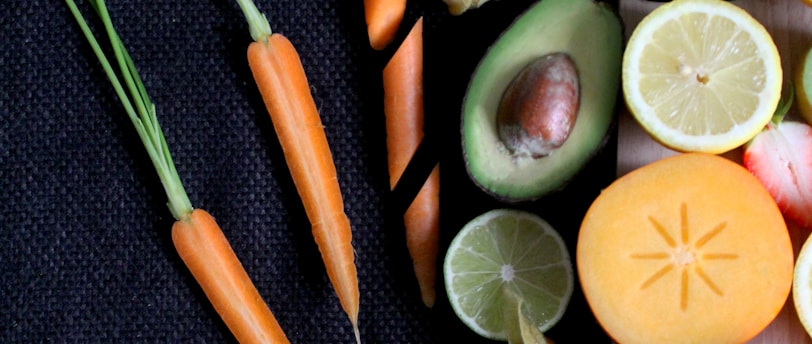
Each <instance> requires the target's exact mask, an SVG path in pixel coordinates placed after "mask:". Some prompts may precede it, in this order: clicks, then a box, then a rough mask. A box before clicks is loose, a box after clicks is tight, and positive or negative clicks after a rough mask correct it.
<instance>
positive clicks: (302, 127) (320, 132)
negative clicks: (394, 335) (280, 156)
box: [237, 0, 360, 342]
mask: <svg viewBox="0 0 812 344" xmlns="http://www.w3.org/2000/svg"><path fill="white" fill-rule="evenodd" d="M237 2H238V3H239V5H240V8H242V10H243V12H244V13H245V17H246V19H247V20H248V23H249V29H250V31H251V36H252V38H253V39H254V42H252V43H251V44H250V45H249V46H248V65H249V67H250V68H251V71H252V73H253V76H254V81H255V82H256V84H257V88H258V89H259V92H260V94H261V95H262V99H263V101H264V102H265V106H266V108H267V109H268V113H269V115H270V117H271V122H272V123H273V126H274V130H275V131H276V135H277V137H278V139H279V143H280V145H281V147H282V151H283V152H284V155H285V160H286V162H287V164H288V169H289V170H290V174H291V177H292V178H293V182H294V184H295V185H296V189H297V190H298V192H299V196H300V197H301V199H302V203H303V204H304V208H305V212H306V213H307V217H308V218H309V219H310V223H311V225H312V231H313V237H314V238H315V241H316V244H317V246H318V247H319V251H320V252H321V256H322V260H323V261H324V265H325V267H326V270H327V276H328V277H329V278H330V282H331V283H332V285H333V288H334V289H335V291H336V295H337V296H338V299H339V302H340V303H341V307H342V308H343V309H344V311H345V312H346V313H347V316H349V318H350V322H351V324H352V326H353V331H354V332H355V337H356V341H358V342H360V334H359V331H358V307H359V305H358V303H359V292H358V277H357V274H356V267H355V255H354V251H353V247H352V230H351V228H350V221H349V218H348V217H347V215H346V214H345V213H344V201H343V199H342V195H341V190H340V188H339V184H338V178H337V175H336V168H335V164H334V162H333V157H332V153H331V152H330V147H329V145H328V142H327V136H326V134H325V132H324V127H323V126H322V123H321V118H320V117H319V113H318V110H317V109H316V104H315V102H314V101H313V96H312V94H311V93H310V87H309V84H308V81H307V77H306V76H305V72H304V68H303V66H302V62H301V60H300V59H299V54H298V53H297V52H296V49H295V48H294V47H293V44H291V42H290V41H289V40H288V39H287V38H286V37H285V36H283V35H281V34H278V33H271V28H270V25H269V24H268V21H267V19H265V17H264V16H263V15H262V14H260V12H259V10H258V9H257V7H256V5H254V3H253V2H251V1H250V0H237Z"/></svg>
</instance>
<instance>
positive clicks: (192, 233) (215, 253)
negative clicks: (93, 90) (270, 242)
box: [66, 0, 288, 343]
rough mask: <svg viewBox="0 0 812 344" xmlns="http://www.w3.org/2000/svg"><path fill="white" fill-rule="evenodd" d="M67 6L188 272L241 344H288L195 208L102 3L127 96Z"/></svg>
mask: <svg viewBox="0 0 812 344" xmlns="http://www.w3.org/2000/svg"><path fill="white" fill-rule="evenodd" d="M66 2H67V4H68V7H69V8H70V10H71V12H72V13H73V15H74V17H75V18H76V21H77V23H78V24H79V27H80V28H81V29H82V32H83V33H84V35H85V37H86V38H87V40H88V42H89V43H90V45H91V48H92V49H93V52H94V53H95V54H96V57H97V58H98V59H99V62H100V63H101V65H102V67H103V68H104V71H105V73H106V74H107V77H108V78H109V79H110V81H111V83H112V85H113V88H114V89H115V91H116V94H117V95H118V97H119V98H120V100H121V103H122V105H123V106H124V109H125V111H126V112H127V115H128V116H129V117H130V120H131V121H132V123H133V126H134V127H135V130H136V132H137V133H138V136H139V138H140V139H141V141H142V143H143V144H144V148H146V150H147V153H148V155H149V157H150V160H151V161H152V163H153V165H154V167H155V170H156V172H157V173H158V176H159V177H160V179H161V183H162V185H163V187H164V190H165V192H166V195H167V198H168V200H169V202H168V205H169V210H170V211H171V212H172V216H173V217H174V218H175V219H176V220H177V221H176V222H175V224H174V225H173V226H172V241H173V243H174V245H175V248H176V250H177V251H178V255H179V256H180V257H181V259H182V260H183V262H184V263H185V264H186V266H187V267H188V269H189V272H191V273H192V276H194V278H195V279H196V280H197V282H198V283H199V284H200V287H201V288H202V289H203V292H204V293H205V294H206V297H207V298H208V299H209V301H211V303H212V305H213V306H214V309H215V310H216V311H217V313H218V314H219V315H220V317H221V318H222V319H223V321H224V322H225V324H226V325H227V326H228V328H229V330H231V332H232V333H233V334H234V337H235V338H236V339H237V340H238V341H239V342H240V343H288V339H287V337H286V336H285V333H284V332H283V331H282V328H281V327H280V326H279V323H278V322H277V321H276V318H275V317H274V316H273V314H272V313H271V310H270V309H269V308H268V305H267V304H266V303H265V301H263V300H262V297H261V296H260V295H259V292H258V291H257V289H256V287H255V286H254V284H253V282H251V279H250V278H249V277H248V273H247V272H246V271H245V269H244V268H243V266H242V264H241V263H240V261H239V259H238V258H237V255H236V254H235V253H234V251H233V250H232V248H231V245H230V244H229V243H228V240H226V237H225V235H224V234H223V231H222V230H221V229H220V226H218V225H217V223H216V222H215V221H214V218H212V216H211V215H209V213H207V212H206V211H204V210H201V209H194V208H192V204H191V202H190V201H189V196H188V195H187V194H186V191H185V190H184V187H183V184H182V183H181V181H180V177H179V176H178V173H177V170H176V169H175V164H174V162H173V160H172V156H171V154H170V153H169V147H168V146H167V144H166V139H165V138H164V134H163V131H162V130H161V126H160V124H159V123H158V119H157V117H156V114H155V105H154V104H152V102H151V101H150V99H149V95H148V94H147V92H146V90H145V88H144V84H143V82H142V81H141V78H140V77H139V75H138V72H137V71H136V69H135V64H134V63H133V61H132V59H131V57H130V55H129V53H127V50H126V48H125V47H124V44H123V43H122V42H121V39H120V38H119V36H118V33H116V31H115V28H114V27H113V24H112V22H111V21H110V15H109V13H108V12H107V7H106V6H105V4H104V1H103V0H92V2H91V4H92V5H93V7H94V8H95V9H96V11H97V12H98V13H99V16H100V17H101V19H102V22H104V26H105V29H106V31H107V32H108V35H109V38H110V43H111V45H112V48H113V50H114V51H115V56H116V62H117V63H118V67H119V73H120V74H121V79H123V83H124V84H125V85H126V87H127V89H126V90H125V88H124V86H122V81H120V79H119V74H118V73H116V71H115V70H114V69H113V67H112V65H111V64H110V61H109V60H108V59H107V57H106V55H105V54H104V52H103V51H102V50H101V47H100V46H99V43H98V41H97V40H96V38H95V36H94V35H93V33H92V32H91V30H90V27H89V26H88V25H87V23H86V22H85V20H84V17H83V16H82V14H81V13H80V12H79V9H78V8H77V6H76V4H75V3H74V1H73V0H66Z"/></svg>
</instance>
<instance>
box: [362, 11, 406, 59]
mask: <svg viewBox="0 0 812 344" xmlns="http://www.w3.org/2000/svg"><path fill="white" fill-rule="evenodd" d="M404 12H406V0H364V15H365V17H366V22H367V31H368V32H369V45H370V46H372V48H373V49H375V50H382V49H384V48H386V46H387V45H389V43H391V42H392V40H393V39H394V38H395V34H396V33H397V32H398V28H399V27H400V23H401V21H403V14H404Z"/></svg>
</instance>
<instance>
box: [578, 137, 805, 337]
mask: <svg viewBox="0 0 812 344" xmlns="http://www.w3.org/2000/svg"><path fill="white" fill-rule="evenodd" d="M576 260H577V266H578V274H579V278H580V281H581V285H582V287H583V290H584V294H585V296H586V298H587V301H588V303H589V305H590V307H591V308H592V310H593V312H594V314H595V316H596V318H597V319H598V321H599V322H600V323H601V325H602V326H603V327H604V328H605V329H606V331H607V332H608V333H609V335H611V336H612V337H613V339H614V340H615V341H617V342H619V343H624V344H626V343H675V342H680V343H698V342H702V343H742V342H745V341H747V340H749V339H750V338H752V337H753V336H755V335H757V334H758V333H759V332H761V331H762V330H763V329H764V328H765V327H766V326H767V325H769V323H770V322H771V321H772V320H773V319H774V318H775V316H776V315H777V314H778V312H779V311H780V310H781V308H782V307H783V305H784V303H785V301H786V300H787V297H788V295H789V291H790V287H791V285H792V273H793V251H792V246H791V243H790V238H789V233H788V232H787V227H786V224H785V222H784V219H783V217H782V216H781V213H780V211H779V210H778V207H777V206H776V204H775V202H774V201H773V199H772V198H771V197H770V194H769V193H768V192H767V191H766V190H765V189H764V187H763V186H762V185H761V184H760V183H759V182H758V180H757V179H755V177H753V176H752V175H751V174H749V173H748V172H747V170H746V169H744V168H743V167H742V166H740V165H738V164H736V163H734V162H732V161H730V160H727V159H725V158H722V157H719V156H716V155H710V154H703V153H684V154H679V155H676V156H673V157H669V158H665V159H663V160H659V161H656V162H653V163H651V164H649V165H646V166H643V167H641V168H639V169H637V170H635V171H633V172H631V173H629V174H627V175H625V176H623V177H621V178H619V179H618V180H616V181H615V182H614V183H612V184H611V185H610V186H609V187H608V188H606V189H605V190H603V191H602V192H601V194H600V195H599V196H598V197H597V199H596V200H595V201H594V202H593V204H592V205H591V206H590V208H589V210H588V211H587V213H586V215H585V218H584V220H583V222H582V225H581V231H580V234H579V237H578V244H577V250H576Z"/></svg>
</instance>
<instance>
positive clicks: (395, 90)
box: [383, 17, 440, 307]
mask: <svg viewBox="0 0 812 344" xmlns="http://www.w3.org/2000/svg"><path fill="white" fill-rule="evenodd" d="M383 90H384V113H385V114H386V147H387V151H388V162H389V184H390V186H391V187H392V189H394V188H395V185H397V183H398V181H400V177H401V176H402V175H403V172H404V171H405V170H406V166H408V165H409V162H410V161H411V160H412V157H413V156H414V155H415V152H416V151H417V147H418V146H419V145H420V141H421V140H422V139H423V18H422V17H421V18H419V19H418V20H417V22H416V23H415V24H414V26H413V27H412V29H411V31H409V34H408V36H406V39H405V40H404V41H403V43H402V44H401V45H400V47H398V50H397V51H396V52H395V55H393V56H392V59H391V60H390V61H389V63H388V64H387V65H386V66H385V67H384V69H383ZM403 220H404V226H405V228H406V245H407V247H408V249H409V254H410V255H411V257H412V263H413V264H414V272H415V276H416V277H417V282H418V284H419V286H420V293H421V295H422V298H423V303H424V304H425V305H426V306H427V307H432V306H433V305H434V301H435V299H436V291H435V280H436V279H437V251H438V244H439V239H440V170H439V166H435V167H434V169H433V170H432V171H431V174H429V177H428V179H427V180H426V181H425V183H424V184H423V186H422V188H421V189H420V191H419V192H418V193H417V196H416V197H415V199H414V200H413V201H412V203H411V205H409V207H408V209H406V213H405V214H404V216H403Z"/></svg>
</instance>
